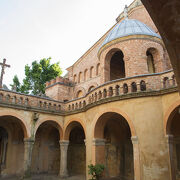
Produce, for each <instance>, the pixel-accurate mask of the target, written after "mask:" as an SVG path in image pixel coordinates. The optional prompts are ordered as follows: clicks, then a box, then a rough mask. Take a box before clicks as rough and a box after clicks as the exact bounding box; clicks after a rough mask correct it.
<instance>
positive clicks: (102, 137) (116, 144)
mask: <svg viewBox="0 0 180 180" xmlns="http://www.w3.org/2000/svg"><path fill="white" fill-rule="evenodd" d="M122 114H123V115H124V116H122ZM125 117H126V118H127V119H128V120H127V119H126V118H125ZM129 122H131V121H130V119H129V117H128V116H127V115H126V114H125V113H122V112H121V113H120V111H119V110H118V111H116V112H115V111H112V110H111V111H107V110H106V111H104V112H103V113H101V114H100V116H99V117H98V119H97V120H96V123H95V126H94V128H93V131H94V134H93V137H94V138H93V144H94V148H93V150H94V151H93V154H94V156H95V157H94V159H95V163H103V164H105V166H106V170H105V176H106V177H108V178H111V177H126V176H127V175H128V178H127V179H134V177H135V179H136V178H137V171H136V168H137V169H140V166H139V155H138V156H137V154H134V152H137V153H138V154H139V147H138V146H134V144H133V138H134V137H136V136H134V135H135V130H133V129H134V126H133V125H132V124H131V123H129ZM135 171H136V172H135ZM138 171H139V170H138Z"/></svg>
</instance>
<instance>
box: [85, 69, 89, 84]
mask: <svg viewBox="0 0 180 180" xmlns="http://www.w3.org/2000/svg"><path fill="white" fill-rule="evenodd" d="M87 73H88V70H87V69H85V71H84V81H86V80H87Z"/></svg>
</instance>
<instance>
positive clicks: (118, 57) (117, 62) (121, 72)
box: [104, 48, 126, 82]
mask: <svg viewBox="0 0 180 180" xmlns="http://www.w3.org/2000/svg"><path fill="white" fill-rule="evenodd" d="M104 59H105V61H104V68H105V73H104V78H105V82H106V81H111V80H115V79H120V78H124V77H125V76H126V70H125V61H124V52H123V50H121V49H120V48H112V49H110V50H109V51H108V52H107V53H106V55H105V58H104Z"/></svg>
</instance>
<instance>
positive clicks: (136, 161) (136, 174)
mask: <svg viewBox="0 0 180 180" xmlns="http://www.w3.org/2000/svg"><path fill="white" fill-rule="evenodd" d="M131 141H132V144H133V157H134V180H141V171H140V153H139V142H138V137H137V136H132V137H131Z"/></svg>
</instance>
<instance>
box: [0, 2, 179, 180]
mask: <svg viewBox="0 0 180 180" xmlns="http://www.w3.org/2000/svg"><path fill="white" fill-rule="evenodd" d="M116 20H117V23H116V24H115V25H114V26H113V27H112V28H111V29H110V30H109V31H108V32H107V33H106V34H104V35H103V36H102V38H101V39H99V40H98V41H97V42H96V43H95V44H94V45H93V46H92V47H91V48H90V49H89V50H88V51H87V52H86V53H85V54H83V55H82V56H81V58H80V59H78V60H77V61H76V62H75V63H74V64H73V65H72V66H71V67H69V68H67V71H68V73H67V74H66V76H65V77H57V78H56V79H54V80H51V81H50V82H47V83H46V95H47V96H48V98H47V97H39V96H32V95H25V94H20V93H17V92H13V91H8V90H4V89H1V90H0V162H1V172H0V173H1V175H2V177H3V176H9V175H14V174H16V175H22V174H24V175H30V174H41V173H48V174H56V175H60V176H61V177H67V176H75V175H81V177H84V178H86V179H88V178H89V176H88V168H87V166H88V165H89V164H91V163H92V164H96V163H102V164H104V165H105V171H104V174H103V176H104V177H105V178H106V177H108V178H114V177H117V178H118V179H123V180H124V179H127V180H132V179H134V180H170V179H173V180H174V179H176V180H178V179H180V175H179V174H180V164H179V162H180V148H179V147H180V123H179V120H180V98H179V94H178V92H177V84H176V80H175V76H174V73H173V71H172V68H171V64H170V60H169V56H168V53H167V51H166V48H165V46H164V43H163V41H162V39H161V37H160V35H159V33H158V30H157V28H156V27H155V25H154V23H153V21H152V20H151V18H150V16H149V15H148V13H147V11H146V9H145V8H144V6H143V5H142V3H141V2H140V1H139V0H135V1H133V2H132V4H131V5H130V6H129V7H126V8H125V10H124V12H122V13H121V14H120V15H119V17H118V18H117V19H116Z"/></svg>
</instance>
